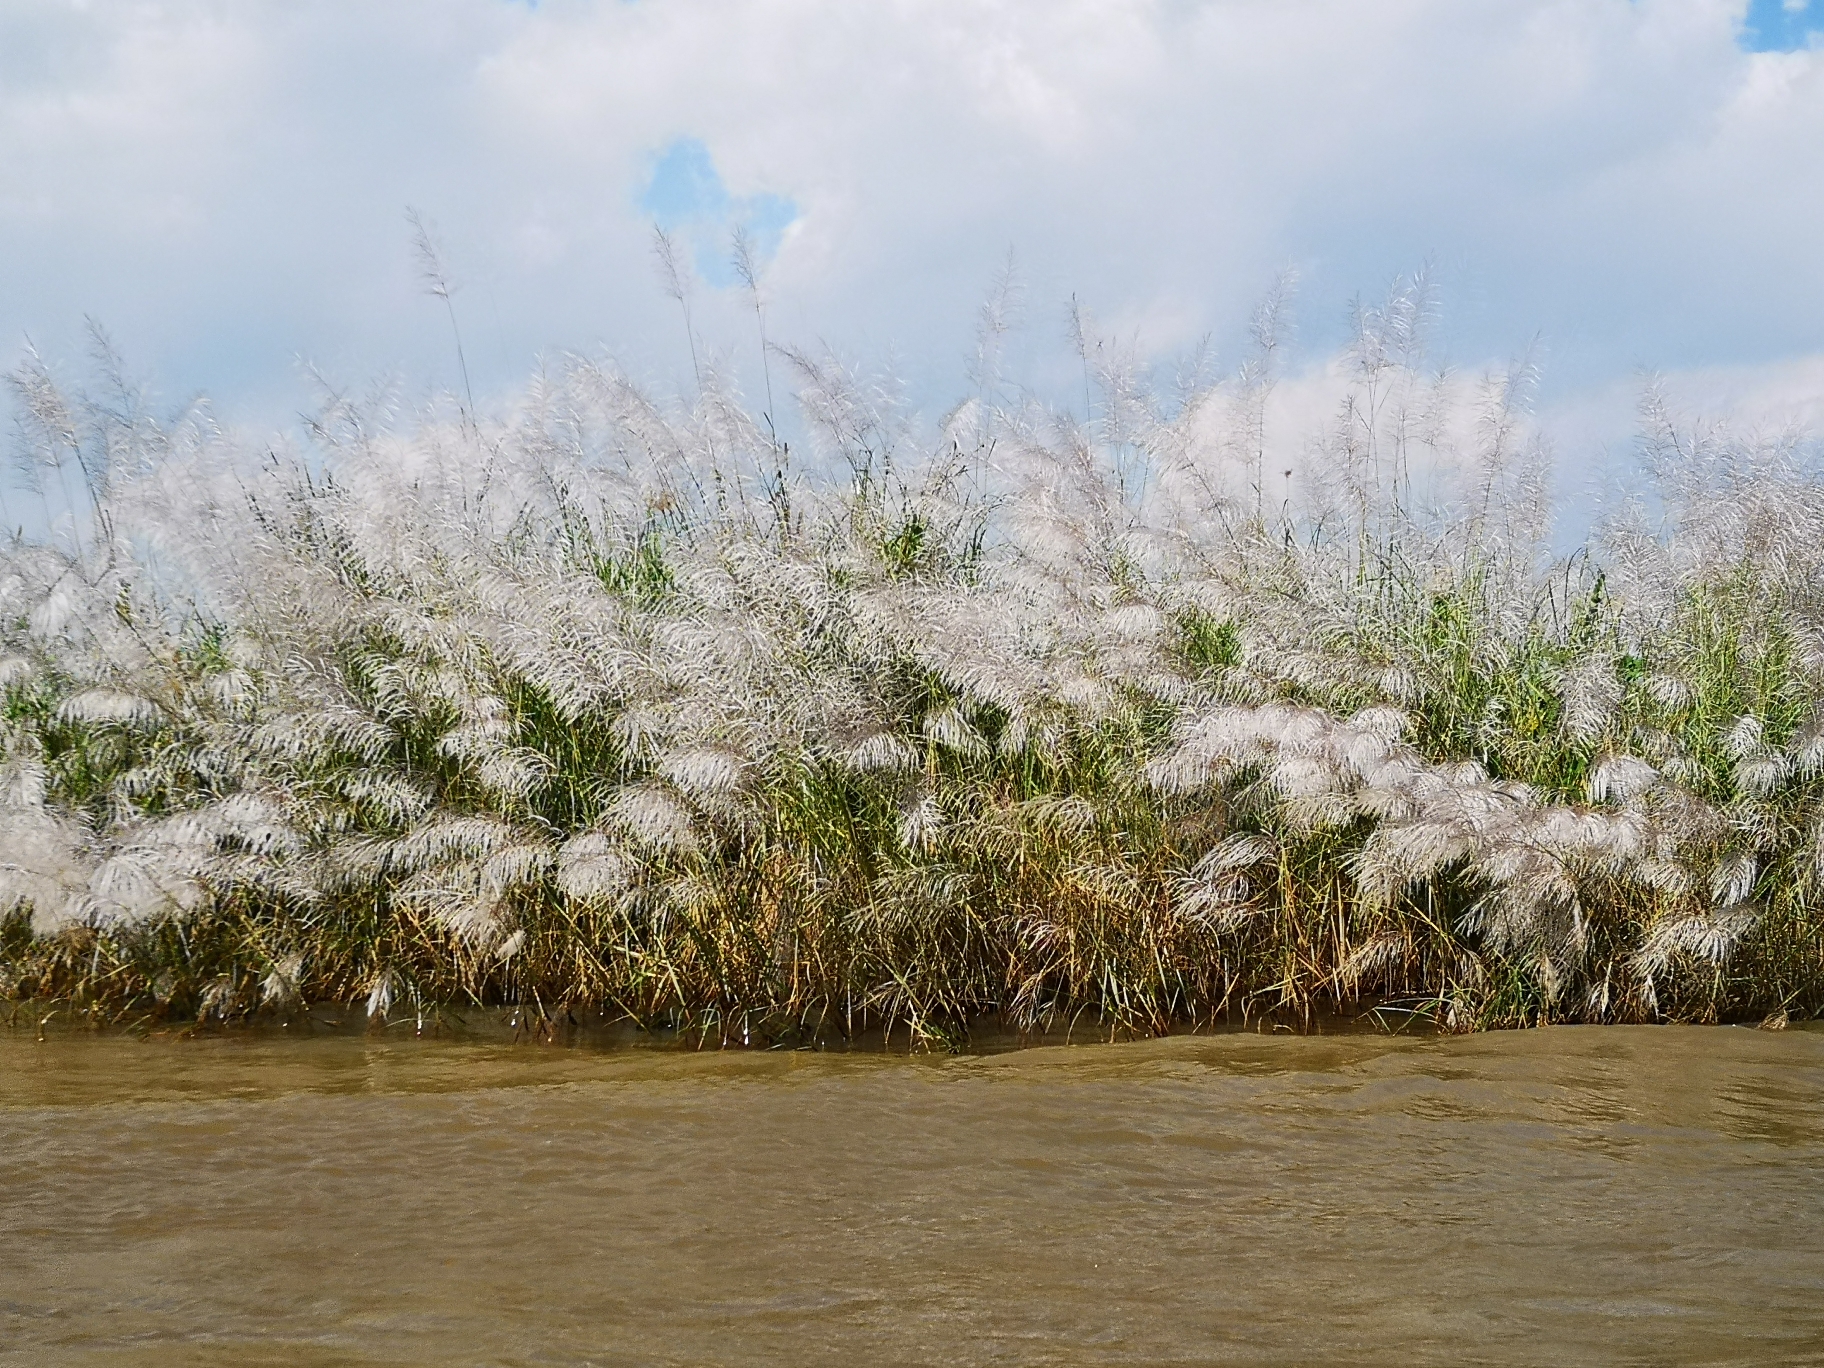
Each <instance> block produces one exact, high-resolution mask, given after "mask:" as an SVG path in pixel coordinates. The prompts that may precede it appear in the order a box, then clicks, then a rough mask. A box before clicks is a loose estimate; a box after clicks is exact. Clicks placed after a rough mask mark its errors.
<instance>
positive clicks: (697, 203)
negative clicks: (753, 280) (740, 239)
mask: <svg viewBox="0 0 1824 1368" xmlns="http://www.w3.org/2000/svg"><path fill="white" fill-rule="evenodd" d="M640 208H641V209H643V210H645V212H646V213H647V214H648V215H650V216H651V218H652V221H653V224H654V225H655V226H656V227H659V228H662V229H664V230H665V231H666V232H670V233H678V234H681V235H682V236H683V237H684V238H685V239H686V240H687V241H688V242H689V243H690V245H691V248H692V253H691V255H692V259H693V261H694V263H695V266H696V270H697V273H698V274H699V275H700V276H701V277H702V278H703V280H704V282H705V283H706V284H708V285H711V286H713V287H715V288H717V289H730V288H732V287H734V286H735V285H737V284H738V283H740V282H739V280H738V279H737V276H736V272H735V270H734V266H733V243H734V236H735V232H736V230H737V229H740V230H742V231H745V232H746V234H747V240H748V243H749V245H750V250H751V251H752V252H753V254H754V256H755V259H756V261H757V262H758V264H760V265H761V266H762V267H764V266H765V265H767V264H768V263H770V262H771V261H772V259H773V257H774V256H776V255H777V254H778V251H779V245H780V243H781V241H782V240H783V239H784V237H785V233H786V230H787V229H789V228H790V227H791V226H792V224H794V223H795V222H797V220H798V206H797V205H796V204H794V203H793V202H792V201H791V200H790V199H789V198H787V197H786V196H784V195H777V194H772V193H770V192H768V191H764V190H763V191H759V192H758V193H755V194H752V195H743V196H740V197H739V198H737V197H735V196H733V195H730V194H729V193H728V187H727V186H726V185H724V184H723V183H722V173H721V172H719V171H718V170H716V162H715V158H714V157H712V156H711V155H710V151H709V148H707V147H706V146H704V144H703V141H702V139H700V138H679V139H678V140H677V141H676V142H673V143H672V144H671V145H670V146H669V147H667V148H666V149H665V150H664V151H663V152H661V153H659V154H658V155H657V156H656V157H654V158H653V164H652V172H651V174H650V176H648V177H647V180H646V188H645V190H644V192H643V193H642V194H641V195H640Z"/></svg>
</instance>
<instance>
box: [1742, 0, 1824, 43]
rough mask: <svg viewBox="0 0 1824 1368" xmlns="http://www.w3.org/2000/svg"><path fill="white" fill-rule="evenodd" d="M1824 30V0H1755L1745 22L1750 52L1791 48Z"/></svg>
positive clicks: (1749, 7) (1745, 38)
mask: <svg viewBox="0 0 1824 1368" xmlns="http://www.w3.org/2000/svg"><path fill="white" fill-rule="evenodd" d="M1820 32H1824V0H1753V3H1752V4H1750V5H1749V6H1748V15H1747V22H1746V23H1745V24H1744V25H1743V26H1742V46H1743V47H1744V48H1746V49H1747V50H1748V51H1750V52H1791V51H1794V50H1795V49H1798V48H1803V47H1807V46H1809V45H1810V44H1811V43H1812V42H1813V41H1814V36H1815V35H1816V34H1818V33H1820Z"/></svg>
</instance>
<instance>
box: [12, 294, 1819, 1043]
mask: <svg viewBox="0 0 1824 1368" xmlns="http://www.w3.org/2000/svg"><path fill="white" fill-rule="evenodd" d="M1407 302H1408V303H1410V301H1409V300H1408V301H1407ZM1410 314H1411V310H1410V309H1407V311H1406V312H1405V313H1402V308H1401V305H1400V300H1399V299H1396V301H1395V305H1394V306H1393V307H1390V308H1389V309H1387V310H1384V311H1380V312H1378V313H1372V314H1364V316H1363V318H1362V321H1361V327H1360V329H1359V332H1358V337H1357V342H1356V346H1355V347H1354V349H1353V351H1352V352H1351V354H1350V357H1349V367H1350V369H1349V371H1348V374H1347V375H1346V377H1345V378H1344V381H1343V384H1342V391H1341V392H1342V394H1343V399H1342V402H1341V405H1340V407H1339V408H1338V409H1337V410H1336V411H1335V412H1334V413H1333V414H1330V415H1328V416H1327V417H1326V418H1325V420H1324V422H1323V423H1322V425H1321V428H1320V430H1319V432H1318V436H1317V438H1316V439H1315V440H1314V441H1313V442H1312V443H1311V444H1310V446H1309V448H1308V449H1307V450H1304V451H1302V452H1300V453H1299V456H1298V466H1297V469H1296V471H1295V472H1293V474H1289V475H1282V474H1281V473H1279V472H1277V471H1274V470H1271V469H1263V467H1264V466H1266V465H1267V463H1268V462H1269V460H1271V461H1272V462H1273V464H1279V461H1278V459H1277V458H1276V457H1274V456H1273V455H1272V453H1273V452H1276V451H1278V450H1282V449H1284V443H1283V442H1281V443H1279V444H1278V445H1275V443H1274V440H1273V439H1272V436H1271V434H1269V433H1268V432H1267V431H1266V428H1267V425H1268V424H1267V415H1268V413H1269V396H1270V393H1271V386H1272V373H1271V366H1270V362H1271V360H1272V349H1271V347H1270V346H1269V347H1266V348H1264V349H1263V354H1262V357H1261V358H1259V359H1258V360H1257V362H1256V363H1251V364H1250V365H1249V366H1247V367H1244V368H1243V369H1242V371H1241V372H1240V373H1239V374H1237V375H1234V376H1230V377H1227V378H1225V379H1223V380H1221V381H1218V382H1213V383H1204V382H1201V381H1196V382H1193V383H1189V384H1187V385H1185V386H1184V387H1183V388H1181V389H1180V390H1179V391H1177V392H1176V393H1173V394H1171V395H1161V394H1159V393H1157V392H1155V391H1154V390H1153V389H1151V388H1150V387H1149V386H1148V385H1147V384H1146V383H1145V382H1144V379H1143V377H1142V376H1141V375H1140V374H1139V373H1138V372H1137V371H1136V370H1135V369H1134V368H1132V367H1131V366H1127V365H1124V364H1122V363H1121V362H1119V361H1118V360H1108V361H1104V358H1106V357H1110V356H1114V355H1115V353H1114V352H1113V350H1112V349H1093V348H1087V347H1086V348H1085V351H1084V356H1085V362H1086V388H1087V389H1088V391H1089V393H1088V394H1087V397H1086V400H1085V404H1086V408H1087V412H1086V413H1082V414H1077V415H1074V416H1073V415H1069V414H1059V413H1057V412H1054V411H1050V410H1046V409H1043V408H1041V407H1040V406H1038V405H1036V404H1033V403H1029V402H1023V401H1010V400H1006V399H1004V398H1002V397H1000V394H1001V391H1000V389H999V387H997V386H995V385H993V384H991V383H987V382H986V381H985V382H984V383H983V384H982V385H981V387H980V393H979V394H978V395H977V397H976V398H975V399H972V400H971V401H970V402H969V403H967V404H965V405H963V406H962V407H961V408H959V409H958V410H957V411H956V412H955V413H953V414H951V415H949V417H948V418H947V419H946V420H945V421H944V422H943V423H941V424H940V425H938V426H937V428H936V429H935V430H934V431H933V430H924V429H920V428H919V427H918V426H917V424H916V423H915V422H914V421H913V420H912V418H911V417H910V416H909V415H907V414H906V413H905V412H903V411H902V410H901V408H900V407H899V406H898V404H897V403H896V401H895V400H894V398H893V393H892V390H891V388H890V387H888V386H883V385H880V384H877V383H873V382H870V381H868V380H866V379H865V378H861V377H857V376H856V375H854V374H852V373H850V372H849V371H848V370H846V369H845V368H844V367H842V366H841V365H839V364H837V363H836V362H835V361H833V360H830V359H829V358H826V357H822V356H815V355H810V354H807V353H801V352H794V351H790V350H787V349H781V348H775V349H773V351H772V366H773V371H772V373H769V377H768V384H769V387H770V385H771V383H772V375H773V374H777V375H778V376H780V377H781V378H782V379H783V378H784V377H785V376H786V375H787V374H788V373H789V375H790V376H791V377H792V379H791V387H792V389H793V391H794V392H795V393H796V395H797V402H798V411H799V413H800V415H801V420H800V421H801V429H800V430H801V432H802V434H803V435H802V436H801V437H800V438H799V439H798V442H797V444H796V445H795V446H791V445H787V444H786V443H784V442H782V441H779V440H778V439H777V438H776V436H775V435H774V426H773V422H772V418H771V416H770V414H769V415H768V416H767V417H766V418H765V419H764V420H757V419H756V418H755V417H753V416H751V415H750V414H749V412H748V411H747V410H746V408H744V406H743V404H742V402H741V400H740V397H739V395H737V394H736V393H735V392H734V390H733V387H732V386H731V385H730V384H728V383H727V382H725V381H724V380H723V379H722V378H721V377H720V376H719V375H718V374H717V373H716V372H715V370H714V367H713V365H711V364H708V363H705V364H704V365H703V366H702V368H701V371H700V376H699V388H698V391H697V393H696V394H695V397H694V398H693V399H692V400H690V401H688V402H685V401H680V402H678V403H676V404H671V405H665V404H660V403H657V402H655V401H653V400H652V399H651V398H649V397H648V396H647V395H645V394H644V393H642V392H641V390H640V389H639V388H638V387H637V386H635V385H634V384H632V383H631V382H630V381H629V380H628V379H627V378H626V377H625V376H624V375H623V374H621V373H620V372H618V371H617V370H616V369H614V368H613V367H612V366H609V365H606V364H602V363H597V362H592V361H588V360H584V359H571V360H569V361H567V362H565V363H564V364H563V365H562V366H560V367H555V368H553V370H552V371H551V372H550V373H547V374H542V375H540V376H539V377H537V379H536V380H535V381H534V382H533V383H532V384H531V385H530V386H529V387H528V389H527V391H526V392H525V395H524V397H523V401H522V402H520V403H519V405H518V407H517V408H516V410H515V411H514V412H512V413H511V414H510V415H508V416H506V417H504V418H497V419H487V418H484V417H481V416H479V415H477V414H476V413H475V412H474V410H473V408H472V407H471V406H469V405H467V404H456V403H455V402H454V401H452V402H451V405H450V407H449V408H447V409H445V410H438V411H431V412H425V413H419V414H417V415H415V416H408V417H404V418H402V417H400V416H399V415H398V414H397V413H395V412H393V411H392V409H391V408H390V407H389V406H388V405H387V404H386V403H384V402H380V401H375V402H370V403H354V402H349V401H346V400H344V399H340V398H332V399H330V400H327V401H325V403H324V405H323V407H322V410H321V412H319V413H318V414H317V415H316V416H315V418H314V420H313V421H312V423H311V424H310V428H309V434H308V437H307V438H300V439H299V440H297V441H296V442H295V443H293V444H291V445H288V446H270V447H260V448H250V447H248V446H247V445H246V444H245V443H243V442H242V441H240V440H239V439H237V438H235V437H234V436H233V435H232V434H228V433H225V432H222V431H220V430H218V429H217V428H216V427H215V426H214V425H213V423H212V422H211V420H210V418H209V415H208V411H207V410H206V409H205V408H200V407H199V408H196V409H193V410H191V411H188V412H185V413H183V414H180V415H178V416H177V417H176V418H174V419H170V420H155V419H154V418H153V417H151V416H150V415H149V414H148V413H147V411H146V407H145V404H144V402H143V400H142V399H141V398H140V397H139V396H138V395H136V394H135V393H134V392H133V391H132V390H131V389H130V388H129V387H127V386H125V385H122V384H120V383H118V381H115V380H112V379H111V378H110V377H111V376H112V375H113V374H114V367H113V366H112V364H111V363H109V364H104V366H103V367H102V380H101V381H99V382H98V384H97V387H96V389H95V392H93V393H86V394H81V393H73V392H70V391H68V390H66V389H64V388H62V387H60V386H59V385H58V384H57V383H56V382H55V381H54V380H53V378H52V376H51V375H50V373H49V372H48V370H47V369H46V368H45V367H44V366H43V365H42V364H40V363H39V362H38V361H37V359H36V358H35V357H34V358H28V361H27V364H25V365H24V366H23V367H21V368H20V369H19V370H18V371H17V372H16V373H15V374H14V375H13V377H12V384H13V389H14V392H15V394H14V397H15V400H16V411H17V414H18V417H19V429H20V448H19V449H20V454H21V457H22V469H23V470H24V471H25V472H26V474H27V476H28V477H29V490H28V493H26V494H23V495H22V494H20V493H18V492H15V493H14V494H13V495H12V496H11V497H12V498H13V499H15V500H17V499H19V498H22V497H24V498H30V499H35V500H37V503H36V504H33V505H31V508H34V509H37V510H39V511H38V513H36V514H33V513H31V512H30V511H29V510H28V512H27V513H26V514H23V515H20V514H18V513H17V510H14V511H12V512H9V513H8V516H9V518H13V519H15V520H16V521H20V522H23V521H25V520H26V519H27V517H35V518H36V519H37V521H39V522H41V523H42V525H43V526H45V527H46V528H48V529H49V530H48V531H46V532H45V533H43V534H42V535H37V536H31V537H27V536H24V535H20V536H17V537H15V538H14V539H13V540H12V542H11V543H10V544H9V545H8V546H7V547H6V548H5V549H4V551H3V552H0V686H3V688H4V707H3V717H4V734H3V753H4V762H3V767H0V905H3V907H4V916H5V922H4V927H3V929H0V996H4V997H5V998H7V999H10V1000H12V1001H14V1002H25V1001H28V1000H29V1001H31V1002H34V1003H39V1004H45V1003H49V1004H52V1005H53V1006H54V1007H56V1008H58V1009H61V1010H68V1011H71V1012H76V1013H87V1014H89V1015H91V1016H93V1017H95V1018H96V1019H106V1020H116V1021H122V1020H136V1019H144V1018H147V1017H165V1018H170V1019H174V1020H183V1021H222V1020H232V1019H237V1018H245V1017H249V1016H252V1015H254V1014H258V1013H270V1014H278V1015H281V1016H283V1015H285V1014H288V1013H292V1012H295V1011H297V1010H298V1007H299V1005H300V1004H302V1003H307V1002H337V1003H355V1004H360V1005H361V1008H360V1009H361V1010H365V1011H366V1012H367V1013H369V1014H370V1015H371V1016H372V1017H373V1018H374V1019H375V1020H376V1021H383V1020H386V1019H389V1018H397V1017H399V1016H400V1015H402V1014H418V1015H420V1016H422V1015H423V1014H424V1013H427V1012H430V1011H433V1010H440V1009H446V1008H451V1007H455V1008H460V1007H461V1006H462V1005H464V1004H471V1005H472V1004H497V1003H511V1004H518V1005H520V1006H522V1007H523V1008H524V1009H525V1011H526V1012H527V1014H528V1015H529V1016H530V1017H532V1018H534V1019H536V1020H539V1021H549V1020H554V1019H561V1018H562V1017H563V1016H564V1015H565V1014H566V1013H569V1014H579V1013H582V1012H589V1013H593V1014H598V1015H607V1016H609V1017H615V1018H626V1019H632V1020H634V1021H637V1022H640V1023H642V1024H645V1025H650V1026H665V1025H678V1024H692V1025H695V1026H698V1027H700V1028H702V1029H705V1030H712V1031H715V1032H717V1033H719V1035H720V1037H721V1038H733V1039H749V1040H753V1039H765V1040H784V1039H791V1038H806V1037H809V1036H812V1035H815V1034H816V1033H818V1032H844V1031H856V1030H861V1029H879V1028H882V1027H886V1028H889V1029H910V1030H911V1031H912V1032H913V1033H914V1034H915V1035H916V1036H919V1037H922V1038H926V1039H932V1040H954V1039H956V1038H957V1037H958V1036H959V1035H960V1034H962V1033H964V1032H966V1030H967V1025H968V1023H969V1022H970V1021H971V1020H972V1019H975V1018H977V1017H979V1016H980V1015H982V1014H985V1013H995V1014H998V1015H999V1016H1000V1018H1001V1019H1002V1020H1003V1021H1007V1022H1011V1023H1014V1024H1016V1025H1034V1026H1037V1025H1042V1024H1044V1023H1047V1022H1052V1021H1057V1020H1060V1019H1071V1020H1086V1021H1094V1022H1096V1023H1098V1024H1099V1025H1100V1026H1101V1027H1102V1028H1105V1029H1108V1030H1112V1031H1119V1032H1154V1031H1161V1030H1165V1029H1169V1028H1171V1027H1172V1026H1173V1025H1174V1024H1177V1023H1183V1022H1188V1021H1197V1020H1204V1019H1209V1018H1212V1017H1216V1016H1236V1015H1247V1016H1253V1015H1269V1014H1271V1015H1278V1016H1280V1017H1283V1018H1290V1019H1297V1018H1308V1017H1309V1015H1310V1014H1311V1013H1312V1012H1314V1011H1320V1010H1326V1009H1328V1008H1331V1007H1333V1006H1335V1005H1337V1004H1349V1003H1371V1004H1378V1005H1379V1006H1380V1007H1382V1008H1383V1009H1386V1010H1403V1011H1409V1012H1413V1013H1416V1014H1418V1015H1420V1016H1421V1017H1425V1018H1430V1019H1435V1020H1436V1021H1437V1022H1439V1023H1441V1024H1442V1025H1444V1026H1445V1027H1447V1028H1451V1029H1472V1028H1478V1027H1491V1026H1505V1025H1520V1024H1533V1023H1539V1022H1545V1021H1592V1022H1596V1021H1647V1020H1696V1021H1713V1020H1723V1019H1754V1020H1759V1019H1761V1018H1773V1019H1775V1020H1779V1021H1783V1020H1784V1019H1785V1018H1786V1016H1787V1015H1803V1014H1809V1013H1814V1012H1816V1011H1817V1010H1818V1008H1819V1005H1820V1001H1821V999H1824V939H1821V929H1824V927H1821V920H1820V910H1821V909H1824V895H1821V894H1820V890H1819V879H1820V874H1821V873H1824V482H1820V480H1819V478H1818V474H1817V471H1816V468H1815V466H1814V464H1813V463H1812V455H1813V453H1812V451H1811V449H1810V448H1809V447H1807V446H1806V445H1805V444H1804V443H1802V442H1799V441H1796V440H1791V439H1780V440H1771V441H1769V440H1762V439H1753V440H1750V439H1748V438H1742V437H1736V436H1732V435H1730V434H1729V433H1728V432H1725V431H1722V430H1720V429H1707V430H1698V431H1689V430H1685V429H1682V428H1681V427H1680V426H1679V425H1678V424H1676V423H1675V422H1674V421H1673V420H1672V419H1671V418H1670V417H1669V416H1668V415H1667V413H1666V412H1665V411H1664V409H1663V407H1662V406H1660V405H1658V404H1657V403H1655V402H1653V401H1651V400H1649V402H1648V404H1647V406H1646V408H1645V410H1644V413H1643V426H1642V433H1643V435H1642V439H1641V454H1642V471H1643V473H1642V478H1641V482H1640V484H1639V487H1638V492H1637V496H1636V497H1634V498H1632V499H1630V500H1625V501H1621V502H1619V503H1617V504H1616V506H1615V507H1614V508H1613V509H1612V510H1611V513H1610V516H1609V517H1608V518H1607V520H1606V521H1605V523H1604V524H1603V526H1602V527H1601V529H1600V530H1599V533H1598V534H1597V536H1596V537H1595V538H1594V539H1593V540H1592V542H1591V545H1590V546H1589V547H1588V548H1587V549H1585V550H1582V551H1580V552H1578V553H1577V554H1575V555H1572V556H1569V557H1565V556H1561V555H1554V554H1552V553H1551V551H1550V549H1549V548H1550V541H1549V533H1550V519H1551V510H1550V507H1549V505H1548V500H1547V496H1546V493H1545V488H1546V481H1545V476H1544V472H1545V470H1546V468H1547V460H1546V457H1545V455H1544V454H1543V451H1542V449H1541V447H1540V444H1539V442H1538V439H1537V437H1536V435H1535V434H1534V433H1533V432H1532V430H1531V424H1530V422H1529V419H1528V418H1527V415H1526V412H1525V405H1524V402H1523V397H1524V396H1523V390H1524V383H1525V376H1524V375H1523V374H1514V375H1498V376H1494V377H1491V378H1489V379H1488V380H1487V381H1485V382H1484V383H1482V384H1480V385H1469V384H1465V383H1463V382H1462V381H1459V380H1454V379H1451V378H1449V377H1443V378H1440V377H1438V376H1435V375H1432V374H1430V373H1429V372H1428V371H1427V370H1426V368H1425V366H1424V363H1423V362H1422V360H1421V359H1420V358H1419V357H1418V356H1417V355H1416V353H1415V352H1414V350H1413V348H1412V346H1411V345H1410V340H1411V339H1410V330H1411V329H1410V325H1411V321H1412V320H1411V316H1410ZM106 360H107V358H106V357H105V356H104V361H106ZM1294 475H1295V477H1296V478H1294Z"/></svg>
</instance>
